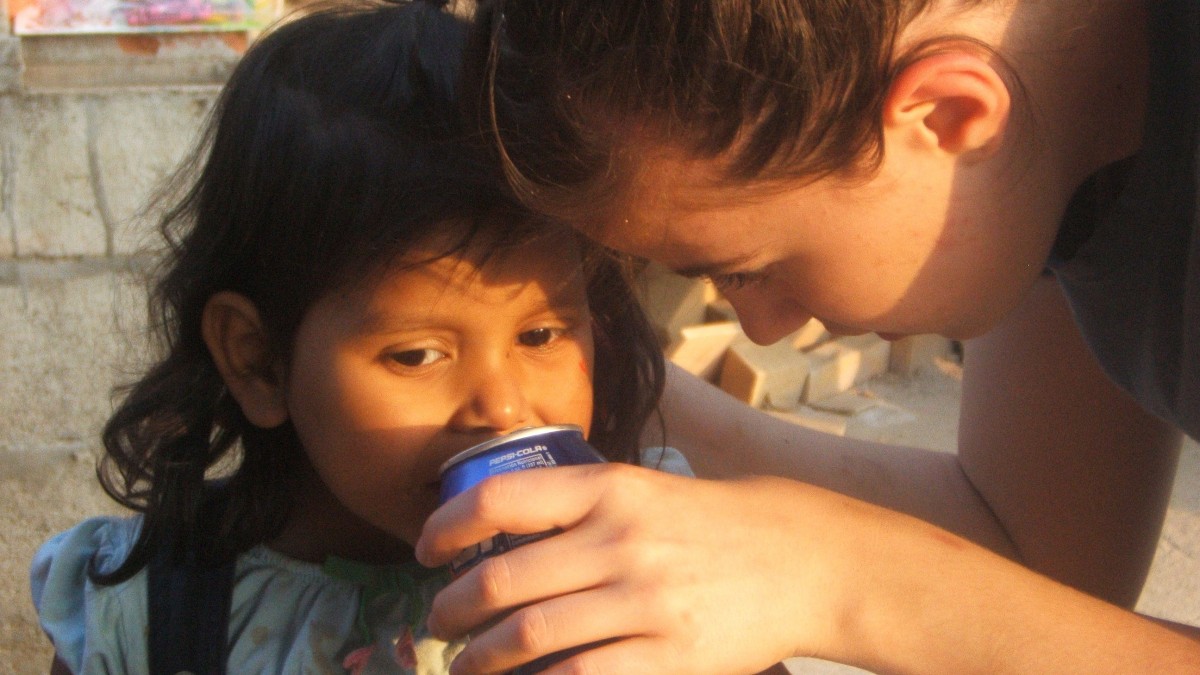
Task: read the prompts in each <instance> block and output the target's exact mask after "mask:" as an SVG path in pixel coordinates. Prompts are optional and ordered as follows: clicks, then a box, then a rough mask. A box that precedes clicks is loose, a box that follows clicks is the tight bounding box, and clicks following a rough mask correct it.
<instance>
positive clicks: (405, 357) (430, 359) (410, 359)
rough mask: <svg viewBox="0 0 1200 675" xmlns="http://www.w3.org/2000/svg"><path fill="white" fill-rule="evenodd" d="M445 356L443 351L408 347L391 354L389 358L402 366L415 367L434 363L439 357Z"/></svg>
mask: <svg viewBox="0 0 1200 675" xmlns="http://www.w3.org/2000/svg"><path fill="white" fill-rule="evenodd" d="M445 356H446V355H445V354H444V353H442V352H440V351H438V350H436V349H409V350H406V351H403V352H396V353H395V354H392V355H391V359H392V360H393V361H395V362H396V363H399V364H400V365H402V366H407V367H409V368H417V367H419V366H427V365H429V364H431V363H436V362H437V361H439V360H440V359H443V358H445Z"/></svg>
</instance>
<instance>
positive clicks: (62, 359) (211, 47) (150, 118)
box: [0, 0, 245, 452]
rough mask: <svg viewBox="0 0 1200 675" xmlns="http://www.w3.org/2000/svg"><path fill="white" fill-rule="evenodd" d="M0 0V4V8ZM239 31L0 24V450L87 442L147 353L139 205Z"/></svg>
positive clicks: (222, 71)
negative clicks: (48, 29)
mask: <svg viewBox="0 0 1200 675" xmlns="http://www.w3.org/2000/svg"><path fill="white" fill-rule="evenodd" d="M3 1H4V0H0V16H7V14H6V12H5V11H4V5H3ZM244 44H245V36H242V35H185V36H137V37H136V38H133V39H126V38H117V37H114V36H86V37H85V36H68V37H61V36H60V37H23V36H15V35H12V34H11V33H10V32H9V29H8V24H7V22H4V27H3V28H2V29H0V452H38V451H43V452H53V451H55V450H62V451H69V452H81V451H87V452H93V451H95V450H97V449H98V448H99V441H98V434H99V430H100V427H101V426H102V425H103V423H104V420H105V419H106V418H107V416H108V414H109V413H110V412H111V409H112V396H111V392H112V391H113V388H114V387H115V386H117V385H119V384H121V383H123V382H127V381H128V380H129V379H130V378H131V377H132V376H133V375H134V373H135V372H136V371H137V369H138V368H140V367H141V365H143V364H144V363H145V362H146V360H147V359H148V357H149V356H150V349H151V346H150V345H149V343H148V342H147V340H146V339H145V337H144V330H143V329H144V326H145V293H144V285H143V283H142V277H143V272H144V271H145V270H147V269H148V268H149V267H150V265H151V264H152V263H153V261H154V259H155V250H156V246H157V244H158V242H157V233H156V231H155V229H154V225H153V223H154V219H153V218H152V217H149V216H145V215H142V213H141V212H142V208H143V206H144V205H145V204H146V203H147V200H148V198H149V196H150V195H151V194H152V193H153V192H154V191H155V190H156V189H157V187H158V186H159V185H160V183H161V181H162V180H164V178H165V177H166V176H167V175H168V174H169V173H170V172H171V171H172V169H174V167H175V166H176V165H177V163H178V162H179V161H180V159H181V158H183V157H184V156H185V155H186V153H187V152H188V151H189V149H190V148H191V146H192V144H193V143H194V141H195V139H196V136H197V133H198V132H199V130H200V127H201V126H202V124H203V122H204V120H205V118H206V115H207V113H208V110H209V109H210V107H211V105H212V102H213V100H214V99H215V96H216V93H217V91H218V88H219V86H220V84H221V82H222V81H223V80H224V78H225V77H226V76H227V74H228V72H229V70H230V68H231V67H232V66H233V64H234V63H235V62H236V60H237V58H238V57H239V56H240V53H241V50H242V49H243V48H244Z"/></svg>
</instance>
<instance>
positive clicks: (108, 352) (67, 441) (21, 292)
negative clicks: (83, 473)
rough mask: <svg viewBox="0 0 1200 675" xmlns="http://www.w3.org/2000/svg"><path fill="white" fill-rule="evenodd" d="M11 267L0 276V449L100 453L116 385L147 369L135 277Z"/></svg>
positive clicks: (64, 266) (70, 266)
mask: <svg viewBox="0 0 1200 675" xmlns="http://www.w3.org/2000/svg"><path fill="white" fill-rule="evenodd" d="M15 267H16V266H15V265H14V264H13V263H12V262H11V261H10V262H9V263H7V264H6V268H7V269H8V273H7V274H5V275H3V276H0V316H3V317H4V330H3V331H0V419H3V420H4V424H3V425H0V450H5V449H12V450H19V449H23V448H31V447H36V448H55V447H65V448H76V447H84V446H88V447H94V445H95V442H96V439H97V438H98V434H99V430H100V427H101V426H102V425H103V423H104V421H105V420H106V418H107V417H108V415H109V414H110V412H111V410H112V405H111V391H112V388H113V386H114V385H116V384H118V383H121V382H124V381H126V380H128V379H129V377H130V376H131V374H132V373H134V372H137V371H140V370H141V369H142V368H143V366H144V364H145V362H146V358H147V354H148V352H149V350H148V348H147V344H146V342H145V341H144V338H143V337H142V335H143V326H144V325H145V321H144V315H145V310H144V308H145V304H144V302H145V300H144V298H145V295H144V293H143V292H142V291H141V289H140V286H139V285H138V284H137V282H135V280H134V277H133V276H131V275H129V274H114V273H112V272H110V271H105V270H91V271H89V270H87V269H83V270H82V271H81V269H80V265H79V264H75V263H36V264H32V265H30V264H23V265H22V267H21V268H17V269H14V268H15Z"/></svg>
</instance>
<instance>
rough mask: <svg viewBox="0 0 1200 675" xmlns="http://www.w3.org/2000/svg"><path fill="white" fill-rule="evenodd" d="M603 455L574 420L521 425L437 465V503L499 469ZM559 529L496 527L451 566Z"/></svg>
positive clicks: (591, 460)
mask: <svg viewBox="0 0 1200 675" xmlns="http://www.w3.org/2000/svg"><path fill="white" fill-rule="evenodd" d="M604 461H605V460H604V458H603V457H602V456H601V455H600V453H599V452H597V451H596V449H595V448H593V447H592V446H590V445H588V443H587V441H585V440H584V439H583V429H581V428H579V427H578V426H575V425H574V424H560V425H555V426H545V427H529V428H526V429H520V430H518V431H514V432H513V433H511V434H508V435H505V436H501V437H499V438H493V439H492V440H490V441H487V442H486V443H480V444H479V445H476V446H473V447H470V448H467V449H466V450H463V451H462V452H460V453H458V454H457V455H455V456H453V457H451V458H450V459H448V460H446V462H445V463H444V464H442V466H441V469H440V472H441V475H442V487H441V494H440V499H441V503H442V504H445V503H446V502H447V501H448V500H450V499H451V498H452V497H454V496H455V495H457V494H459V493H461V492H465V491H466V490H469V489H470V488H471V487H472V486H474V485H475V484H476V483H479V482H480V481H482V480H483V479H485V478H489V477H491V476H498V475H500V474H502V473H511V472H513V471H524V470H525V469H538V468H542V467H551V466H571V465H575V464H599V463H602V462H604ZM557 533H558V530H548V531H546V532H537V533H534V534H519V535H517V534H505V533H500V534H498V535H496V536H494V537H492V538H491V539H489V540H487V541H484V542H480V543H478V544H476V545H474V546H471V547H469V548H467V549H465V550H463V552H462V553H460V554H459V555H458V557H457V558H455V559H454V560H453V561H452V562H451V563H450V571H451V573H452V574H453V575H454V576H455V577H457V576H459V575H460V574H462V573H463V572H466V571H467V570H469V569H471V568H472V567H474V566H475V565H477V564H479V562H480V561H482V560H484V559H485V558H490V557H492V556H495V555H500V554H501V553H504V552H506V551H511V550H512V549H514V548H517V547H518V546H523V545H525V544H528V543H530V542H534V541H538V540H540V539H545V538H546V537H549V536H552V535H554V534H557ZM598 644H601V643H596V644H592V645H585V646H582V647H576V648H573V649H568V650H564V651H561V652H556V653H554V654H549V655H547V656H543V657H542V658H540V659H537V660H536V661H533V662H531V663H527V664H525V665H523V666H521V667H519V668H517V669H516V670H513V671H511V672H510V673H508V675H531V674H532V673H536V672H539V671H541V670H545V669H546V668H548V667H549V666H550V665H551V664H553V663H556V662H558V661H561V660H563V659H565V658H567V657H568V656H571V655H572V654H576V653H578V652H580V651H583V650H585V649H588V648H591V647H595V646H597V645H598Z"/></svg>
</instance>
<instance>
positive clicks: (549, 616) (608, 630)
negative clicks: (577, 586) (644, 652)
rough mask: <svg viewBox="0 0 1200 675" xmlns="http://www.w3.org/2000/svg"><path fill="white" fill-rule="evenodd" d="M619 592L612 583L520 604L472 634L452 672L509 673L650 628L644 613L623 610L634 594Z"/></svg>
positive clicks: (628, 604)
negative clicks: (532, 663) (559, 655)
mask: <svg viewBox="0 0 1200 675" xmlns="http://www.w3.org/2000/svg"><path fill="white" fill-rule="evenodd" d="M620 593H621V591H620V590H617V589H614V588H611V587H608V588H602V589H596V590H591V591H583V592H579V593H572V594H570V595H564V596H561V597H558V598H554V599H552V600H547V601H545V602H540V603H537V604H535V605H531V606H529V607H524V608H522V609H519V610H517V611H515V612H513V613H512V614H510V615H508V616H506V617H504V618H503V619H502V620H501V621H500V622H498V623H497V624H496V625H494V626H492V627H490V628H488V629H487V630H486V631H484V632H482V633H480V634H478V635H475V636H474V637H472V638H471V641H470V642H468V643H467V647H466V649H464V650H463V651H462V653H461V654H459V656H458V657H457V658H456V659H455V661H454V665H453V667H452V668H451V672H452V673H454V674H456V675H457V674H458V673H495V672H509V671H511V670H512V669H513V668H515V667H517V666H519V665H521V664H525V663H529V662H531V661H533V660H535V659H540V658H542V657H544V656H547V655H554V654H558V653H560V652H563V651H565V650H573V649H575V648H581V647H582V648H584V649H587V648H595V645H596V644H597V643H600V642H605V641H613V640H620V639H622V636H624V635H626V634H629V633H631V632H632V633H636V632H638V631H640V630H643V629H644V628H646V626H643V625H642V619H641V617H639V616H636V615H630V614H629V613H628V612H627V611H622V610H624V609H627V608H629V607H630V606H631V603H630V602H629V598H614V597H611V596H614V595H619V594H620ZM589 646H590V647H589Z"/></svg>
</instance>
